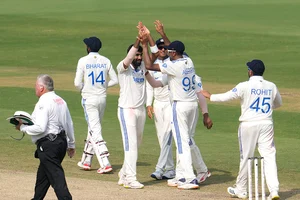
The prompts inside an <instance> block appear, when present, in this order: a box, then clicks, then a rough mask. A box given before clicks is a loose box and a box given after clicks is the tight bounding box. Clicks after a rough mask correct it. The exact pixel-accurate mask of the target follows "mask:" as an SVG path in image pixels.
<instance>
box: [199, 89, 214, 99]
mask: <svg viewBox="0 0 300 200" xmlns="http://www.w3.org/2000/svg"><path fill="white" fill-rule="evenodd" d="M200 92H201V94H202V95H203V96H205V97H206V98H208V99H209V98H210V96H211V94H210V93H209V92H208V91H207V90H201V91H200Z"/></svg>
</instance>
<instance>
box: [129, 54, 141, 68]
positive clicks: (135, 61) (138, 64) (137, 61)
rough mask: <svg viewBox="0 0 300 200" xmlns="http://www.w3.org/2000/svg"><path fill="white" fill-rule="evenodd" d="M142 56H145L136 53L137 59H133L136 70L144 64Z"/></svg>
mask: <svg viewBox="0 0 300 200" xmlns="http://www.w3.org/2000/svg"><path fill="white" fill-rule="evenodd" d="M142 56H143V54H142V53H141V52H136V54H135V57H134V59H133V61H132V65H133V66H134V67H135V68H137V67H138V66H140V65H141V63H142V60H143V59H142Z"/></svg>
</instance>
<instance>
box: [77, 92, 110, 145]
mask: <svg viewBox="0 0 300 200" xmlns="http://www.w3.org/2000/svg"><path fill="white" fill-rule="evenodd" d="M81 104H82V107H83V110H84V115H85V120H86V122H87V124H88V132H89V133H91V136H92V137H91V138H92V139H93V141H95V142H97V141H101V140H103V137H102V126H101V120H102V118H103V115H104V111H105V107H106V97H99V96H95V97H88V98H85V99H84V98H82V102H81Z"/></svg>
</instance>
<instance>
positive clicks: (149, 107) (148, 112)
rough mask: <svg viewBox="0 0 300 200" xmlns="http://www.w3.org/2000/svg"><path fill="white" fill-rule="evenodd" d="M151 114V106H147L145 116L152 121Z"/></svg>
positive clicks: (152, 111)
mask: <svg viewBox="0 0 300 200" xmlns="http://www.w3.org/2000/svg"><path fill="white" fill-rule="evenodd" d="M153 113H154V110H153V107H152V106H147V115H148V117H149V118H150V119H152V117H153Z"/></svg>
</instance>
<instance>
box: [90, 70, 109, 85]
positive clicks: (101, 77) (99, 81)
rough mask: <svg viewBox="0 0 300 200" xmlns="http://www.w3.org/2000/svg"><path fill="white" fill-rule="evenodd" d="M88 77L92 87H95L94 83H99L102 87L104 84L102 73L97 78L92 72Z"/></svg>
mask: <svg viewBox="0 0 300 200" xmlns="http://www.w3.org/2000/svg"><path fill="white" fill-rule="evenodd" d="M88 77H91V79H92V85H95V83H100V84H102V85H103V84H104V83H105V77H104V74H103V71H101V72H100V74H99V75H98V76H96V73H94V71H92V72H91V73H90V74H89V75H88Z"/></svg>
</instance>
